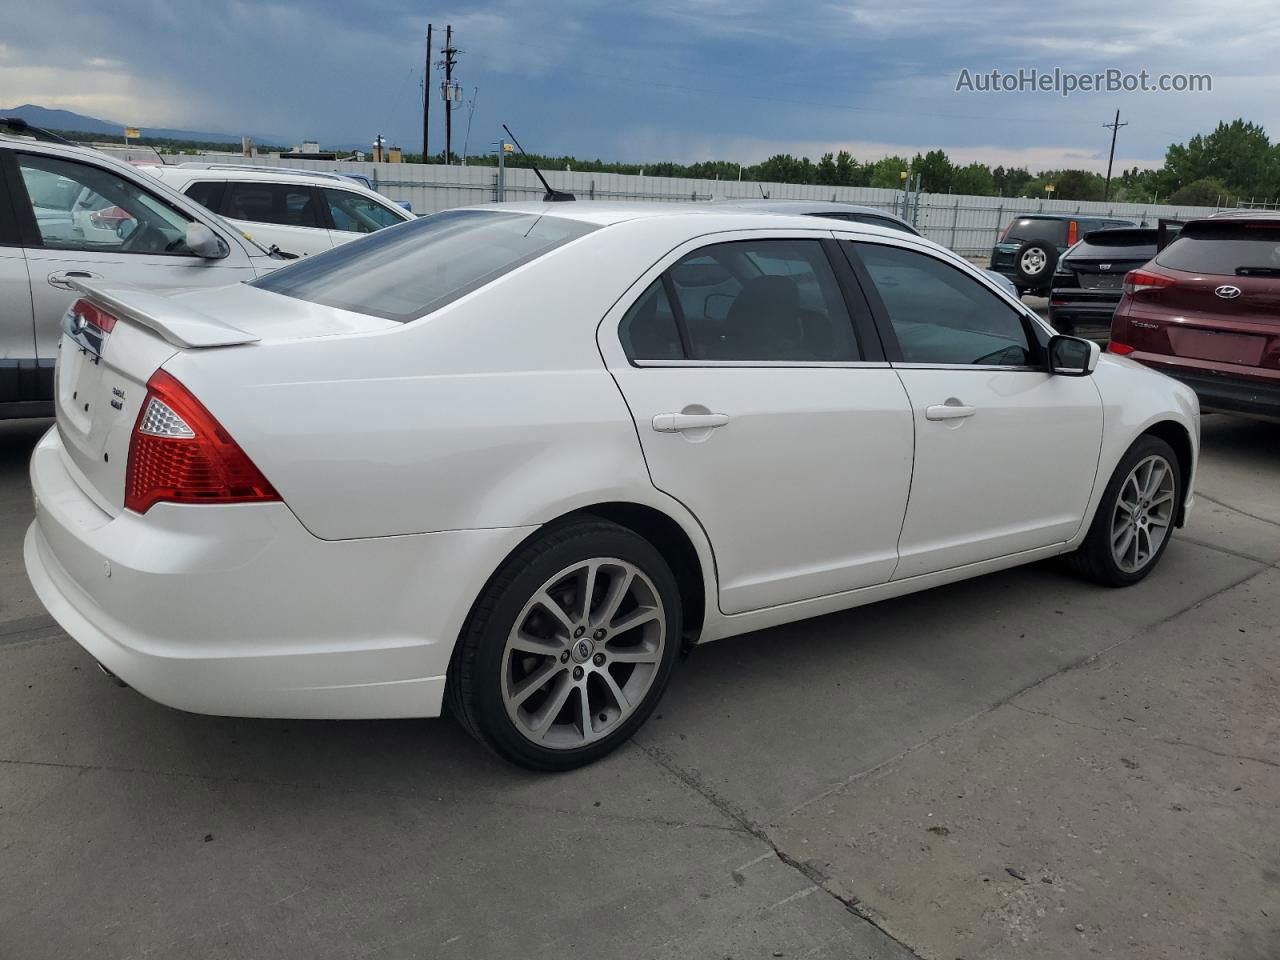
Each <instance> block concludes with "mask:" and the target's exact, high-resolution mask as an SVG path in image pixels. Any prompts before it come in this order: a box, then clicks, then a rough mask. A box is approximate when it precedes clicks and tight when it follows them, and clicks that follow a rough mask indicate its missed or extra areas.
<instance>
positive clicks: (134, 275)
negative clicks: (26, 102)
mask: <svg viewBox="0 0 1280 960" xmlns="http://www.w3.org/2000/svg"><path fill="white" fill-rule="evenodd" d="M283 262H284V261H283V260H281V259H278V258H276V257H273V256H272V255H271V254H270V253H268V252H267V251H266V250H265V249H263V248H262V247H259V246H258V245H257V244H255V243H254V242H253V241H251V240H249V239H248V238H247V237H245V236H244V235H243V234H241V233H240V232H238V231H237V230H235V229H234V228H233V227H231V226H230V225H229V224H227V223H226V222H225V221H223V220H222V219H221V218H219V217H218V216H217V215H216V214H213V213H211V212H210V211H208V210H206V209H205V208H204V207H202V206H200V205H199V204H198V203H195V202H194V201H192V200H189V199H188V198H186V197H184V196H182V194H180V193H178V192H176V191H174V190H172V189H170V188H169V187H167V186H165V185H164V184H163V183H160V182H158V181H157V180H156V179H155V178H153V177H149V176H147V175H146V174H145V173H143V172H141V171H139V170H136V169H135V168H134V167H132V166H130V165H129V164H127V163H123V162H121V161H119V160H116V159H113V158H112V157H108V156H106V155H105V154H102V153H99V152H98V151H96V150H91V149H88V148H85V147H77V146H74V145H73V144H70V143H67V142H66V141H64V140H62V139H61V138H59V137H56V136H54V135H52V134H46V133H45V132H44V131H42V130H39V129H37V128H34V127H29V126H28V125H27V124H26V123H24V122H22V121H15V120H5V119H0V419H12V418H15V417H46V416H52V415H53V365H54V360H55V359H56V358H57V353H58V343H59V340H60V338H61V320H62V316H63V314H64V313H66V311H67V308H68V307H69V306H70V305H71V304H72V303H73V302H74V301H75V299H76V297H77V293H76V290H75V288H74V287H73V286H72V285H71V282H72V281H73V280H75V279H78V278H79V279H86V280H88V279H92V280H102V281H107V282H119V283H121V284H127V285H129V286H135V287H137V286H141V287H197V286H214V285H217V284H224V283H236V282H238V281H241V280H252V279H253V278H254V277H257V276H259V275H261V274H263V273H266V272H269V271H270V270H272V269H274V268H275V267H277V266H279V265H280V264H281V263H283Z"/></svg>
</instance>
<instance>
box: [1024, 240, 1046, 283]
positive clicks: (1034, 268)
mask: <svg viewBox="0 0 1280 960" xmlns="http://www.w3.org/2000/svg"><path fill="white" fill-rule="evenodd" d="M1048 262H1049V258H1048V257H1046V256H1045V253H1044V251H1043V250H1041V249H1040V248H1039V247H1033V248H1031V249H1030V250H1028V251H1027V252H1026V253H1024V254H1023V255H1022V260H1021V264H1022V272H1023V273H1025V274H1026V275H1027V276H1028V277H1034V276H1035V275H1036V274H1038V273H1039V272H1040V271H1041V270H1043V269H1044V268H1045V264H1046V263H1048Z"/></svg>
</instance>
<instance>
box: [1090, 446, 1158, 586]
mask: <svg viewBox="0 0 1280 960" xmlns="http://www.w3.org/2000/svg"><path fill="white" fill-rule="evenodd" d="M1182 483H1183V479H1182V472H1181V470H1180V469H1179V467H1178V458H1177V456H1176V455H1175V454H1174V452H1173V448H1172V447H1170V446H1169V444H1167V443H1165V442H1164V441H1163V440H1161V439H1160V438H1159V437H1153V436H1143V437H1140V438H1139V439H1138V440H1137V442H1135V443H1134V445H1133V446H1132V447H1130V448H1129V451H1128V452H1127V453H1126V454H1125V455H1124V457H1123V459H1121V461H1120V463H1119V465H1118V466H1117V467H1116V469H1115V472H1114V473H1113V474H1112V475H1111V481H1110V482H1109V483H1108V484H1107V489H1106V490H1105V491H1104V492H1103V495H1102V502H1101V503H1099V504H1098V512H1097V514H1095V515H1094V518H1093V524H1092V525H1091V526H1090V527H1089V533H1088V536H1086V537H1085V540H1084V543H1082V544H1081V545H1080V548H1079V549H1078V550H1076V552H1075V553H1073V554H1071V556H1070V560H1071V563H1072V565H1073V566H1074V567H1075V569H1076V570H1077V572H1079V573H1081V574H1082V575H1084V576H1086V577H1088V578H1089V579H1090V580H1094V581H1097V582H1098V583H1102V584H1105V585H1107V586H1112V587H1127V586H1129V585H1131V584H1134V583H1137V582H1138V581H1139V580H1141V579H1142V578H1143V577H1145V576H1146V575H1147V574H1148V573H1150V572H1151V571H1152V570H1153V569H1154V568H1155V565H1156V564H1157V563H1158V562H1159V561H1160V557H1161V556H1163V555H1164V551H1165V548H1167V547H1168V546H1169V540H1170V538H1171V537H1172V535H1173V527H1174V523H1175V522H1176V520H1177V516H1178V505H1179V504H1180V503H1181V502H1182Z"/></svg>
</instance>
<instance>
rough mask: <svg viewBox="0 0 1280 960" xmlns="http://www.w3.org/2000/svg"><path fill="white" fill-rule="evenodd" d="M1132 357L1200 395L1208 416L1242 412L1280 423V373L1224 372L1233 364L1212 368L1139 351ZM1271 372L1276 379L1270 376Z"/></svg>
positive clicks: (1204, 363) (1201, 404)
mask: <svg viewBox="0 0 1280 960" xmlns="http://www.w3.org/2000/svg"><path fill="white" fill-rule="evenodd" d="M1130 357H1131V358H1132V359H1134V360H1137V361H1138V362H1139V363H1143V364H1146V365H1147V366H1149V367H1151V368H1153V369H1155V370H1159V371H1160V372H1161V373H1163V374H1166V375H1168V376H1170V377H1173V378H1174V379H1175V380H1180V381H1181V382H1182V383H1185V384H1186V385H1187V386H1189V387H1190V388H1191V389H1192V390H1194V391H1195V392H1196V396H1197V397H1199V399H1200V409H1201V410H1203V411H1205V412H1206V413H1214V412H1218V413H1241V414H1248V415H1250V416H1256V417H1267V418H1269V419H1272V418H1274V419H1277V420H1280V371H1275V372H1273V371H1259V370H1255V369H1253V368H1249V367H1244V368H1236V369H1223V368H1224V367H1225V368H1230V367H1231V366H1232V365H1230V364H1213V365H1209V364H1208V363H1207V362H1201V361H1194V360H1192V361H1186V360H1181V359H1180V358H1179V359H1175V358H1172V357H1167V356H1164V355H1162V354H1154V353H1142V352H1136V353H1132V354H1130ZM1243 371H1247V372H1243ZM1268 373H1271V374H1272V376H1266V374H1268ZM1259 374H1262V376H1259Z"/></svg>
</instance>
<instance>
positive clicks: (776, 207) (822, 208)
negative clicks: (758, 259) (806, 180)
mask: <svg viewBox="0 0 1280 960" xmlns="http://www.w3.org/2000/svg"><path fill="white" fill-rule="evenodd" d="M713 203H714V204H715V206H718V207H741V208H742V209H744V210H755V211H759V212H761V213H803V214H807V215H809V216H812V215H814V214H818V213H860V214H864V215H866V216H868V217H882V218H884V219H885V220H893V221H895V222H897V223H906V221H905V220H903V219H902V218H901V217H899V216H898V215H897V214H896V213H891V212H890V211H888V210H881V209H879V208H878V207H868V206H864V205H862V204H857V203H841V202H840V201H839V200H768V199H745V200H715V201H713Z"/></svg>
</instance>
